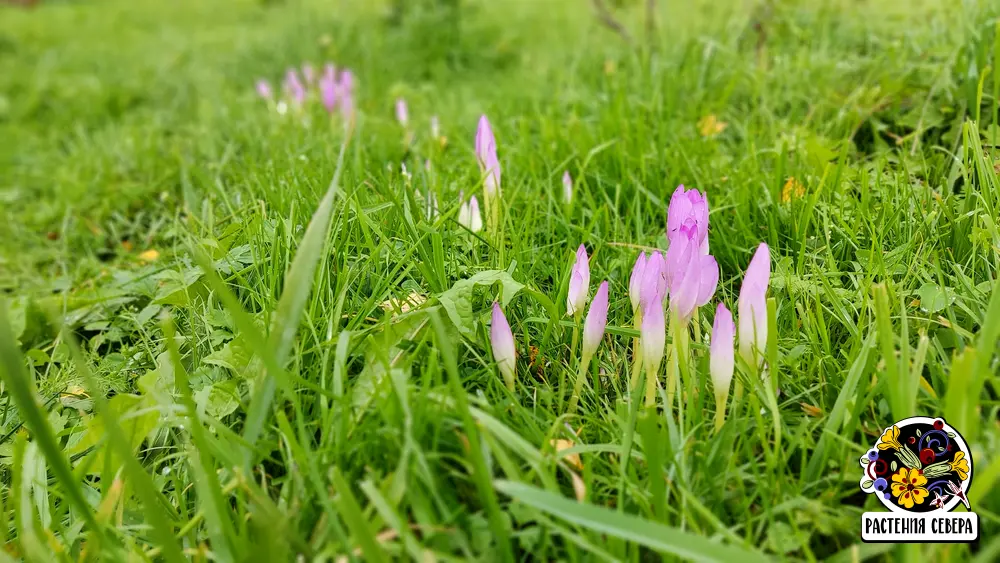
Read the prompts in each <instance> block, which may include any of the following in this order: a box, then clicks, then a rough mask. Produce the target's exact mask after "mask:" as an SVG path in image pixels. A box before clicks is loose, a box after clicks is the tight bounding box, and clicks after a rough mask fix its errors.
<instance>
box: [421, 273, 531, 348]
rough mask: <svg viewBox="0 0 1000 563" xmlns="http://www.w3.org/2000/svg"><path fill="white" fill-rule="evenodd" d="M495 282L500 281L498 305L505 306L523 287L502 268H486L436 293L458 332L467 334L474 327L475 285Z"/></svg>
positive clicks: (473, 330) (472, 330)
mask: <svg viewBox="0 0 1000 563" xmlns="http://www.w3.org/2000/svg"><path fill="white" fill-rule="evenodd" d="M497 282H500V285H501V291H500V305H501V306H502V307H506V306H507V304H508V303H510V300H511V299H513V298H514V296H515V295H517V293H518V292H519V291H521V289H523V288H524V284H523V283H520V282H518V281H516V280H515V279H514V278H512V277H511V275H510V274H508V273H507V272H505V271H503V270H486V271H484V272H479V273H478V274H476V275H474V276H472V277H471V278H468V279H464V280H461V281H459V282H457V283H455V285H453V286H452V287H451V289H449V290H448V291H445V292H444V293H442V294H440V295H438V301H439V302H440V303H441V306H442V307H444V310H445V311H447V313H448V318H450V319H451V322H452V323H454V324H455V326H456V327H457V328H458V330H459V332H461V333H462V334H464V335H467V336H468V335H470V334H472V333H474V332H475V329H476V321H475V318H474V317H473V313H472V290H473V289H475V287H476V286H477V285H493V284H494V283H497Z"/></svg>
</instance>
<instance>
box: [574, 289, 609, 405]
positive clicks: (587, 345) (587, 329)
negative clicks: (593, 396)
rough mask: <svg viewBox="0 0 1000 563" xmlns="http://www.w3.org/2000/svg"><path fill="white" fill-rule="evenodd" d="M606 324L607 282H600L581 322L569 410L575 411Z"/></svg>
mask: <svg viewBox="0 0 1000 563" xmlns="http://www.w3.org/2000/svg"><path fill="white" fill-rule="evenodd" d="M607 324H608V282H606V281H605V282H601V286H600V287H599V288H597V295H595V296H594V300H593V301H592V302H591V303H590V310H589V311H587V320H586V321H584V323H583V350H582V351H581V354H580V369H579V370H577V372H576V383H575V384H574V385H573V396H572V397H570V401H569V412H575V411H576V405H577V403H578V402H579V401H580V392H581V391H582V390H583V380H584V377H585V376H586V374H587V370H588V368H589V367H590V360H591V359H592V358H593V357H594V352H596V351H597V347H598V346H599V345H600V344H601V339H602V338H604V328H605V327H606V326H607Z"/></svg>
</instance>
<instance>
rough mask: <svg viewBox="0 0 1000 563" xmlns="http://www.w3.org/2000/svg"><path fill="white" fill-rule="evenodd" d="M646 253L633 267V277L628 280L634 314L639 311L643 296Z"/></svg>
mask: <svg viewBox="0 0 1000 563" xmlns="http://www.w3.org/2000/svg"><path fill="white" fill-rule="evenodd" d="M646 260H647V258H646V253H645V252H640V253H639V256H638V257H637V258H636V259H635V266H632V276H631V277H629V280H628V297H629V299H630V300H631V301H632V312H633V313H634V312H637V311H638V310H639V299H640V297H641V295H642V277H643V273H644V272H645V270H646Z"/></svg>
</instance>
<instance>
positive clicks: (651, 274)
mask: <svg viewBox="0 0 1000 563" xmlns="http://www.w3.org/2000/svg"><path fill="white" fill-rule="evenodd" d="M666 273H667V264H666V262H665V260H664V258H663V254H662V253H661V252H660V251H659V250H654V251H653V253H652V254H650V255H649V258H648V259H647V260H646V267H645V268H644V269H643V272H642V286H641V288H640V290H639V301H640V306H641V307H643V308H644V309H643V310H645V306H646V304H647V302H654V301H655V302H656V303H657V305H658V306H659V307H660V308H663V303H664V300H665V299H666V297H667V277H666Z"/></svg>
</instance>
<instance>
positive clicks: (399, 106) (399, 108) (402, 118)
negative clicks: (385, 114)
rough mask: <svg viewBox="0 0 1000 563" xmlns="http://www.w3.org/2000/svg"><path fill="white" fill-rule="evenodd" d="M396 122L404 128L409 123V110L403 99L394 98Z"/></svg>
mask: <svg viewBox="0 0 1000 563" xmlns="http://www.w3.org/2000/svg"><path fill="white" fill-rule="evenodd" d="M396 121H398V122H399V124H400V125H402V126H403V127H406V126H407V124H409V122H410V110H409V108H407V106H406V100H404V99H403V98H396Z"/></svg>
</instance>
